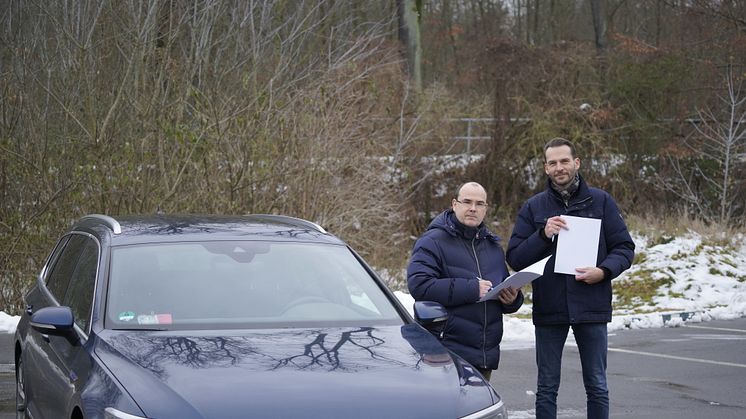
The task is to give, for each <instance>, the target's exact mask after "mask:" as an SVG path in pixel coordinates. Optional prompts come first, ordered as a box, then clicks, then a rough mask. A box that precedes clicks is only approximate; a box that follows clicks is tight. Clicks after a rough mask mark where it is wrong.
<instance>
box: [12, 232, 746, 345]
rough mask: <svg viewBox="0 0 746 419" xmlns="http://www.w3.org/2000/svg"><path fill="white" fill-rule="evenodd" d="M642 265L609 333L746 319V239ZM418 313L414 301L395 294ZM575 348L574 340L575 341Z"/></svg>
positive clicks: (675, 250)
mask: <svg viewBox="0 0 746 419" xmlns="http://www.w3.org/2000/svg"><path fill="white" fill-rule="evenodd" d="M633 237H634V240H635V244H636V245H637V249H636V250H635V252H636V253H637V254H638V257H637V259H638V260H639V262H638V263H637V264H635V265H634V266H632V268H631V269H629V270H628V271H627V272H625V273H624V274H622V275H621V276H620V277H619V278H617V279H615V281H619V282H623V281H651V280H658V281H660V282H661V283H662V285H661V286H660V287H659V288H658V294H657V295H656V296H655V297H653V298H652V301H651V302H649V303H646V302H642V301H641V302H639V303H638V304H636V305H635V306H634V307H625V308H624V309H618V310H616V311H615V312H614V316H613V319H612V322H611V323H610V324H609V332H612V331H614V330H619V329H623V328H651V327H673V326H678V325H680V324H682V323H683V322H701V321H707V320H714V319H734V318H739V317H743V316H746V244H744V239H746V237H744V236H743V235H738V236H737V237H732V238H728V239H727V240H725V239H722V240H719V241H720V242H722V243H716V242H715V241H713V240H712V239H706V238H703V237H701V236H700V235H698V234H696V233H688V234H686V235H684V236H683V237H679V238H671V239H670V241H666V240H658V241H661V242H662V243H658V244H656V243H652V244H651V243H649V242H650V239H648V238H647V237H643V236H639V235H635V236H633ZM395 294H396V296H397V297H398V298H399V300H400V301H401V302H402V304H403V305H404V306H405V307H406V308H407V309H408V310H409V312H410V313H412V305H413V304H414V300H413V299H412V297H411V296H410V295H409V294H407V293H405V292H402V291H395ZM516 314H518V315H523V316H521V317H517V316H516V315H506V316H505V317H504V320H503V322H504V329H505V333H504V335H503V343H502V348H503V349H519V348H526V347H532V346H533V344H534V328H533V324H532V323H531V320H530V318H528V317H530V314H531V306H530V305H529V304H524V305H523V307H521V309H520V310H519V311H518V313H516ZM19 319H20V317H19V316H9V315H7V314H6V313H4V312H2V311H0V333H3V332H4V333H13V332H14V331H15V328H16V324H17V323H18V320H19ZM569 341H570V343H572V337H571V338H570V339H569Z"/></svg>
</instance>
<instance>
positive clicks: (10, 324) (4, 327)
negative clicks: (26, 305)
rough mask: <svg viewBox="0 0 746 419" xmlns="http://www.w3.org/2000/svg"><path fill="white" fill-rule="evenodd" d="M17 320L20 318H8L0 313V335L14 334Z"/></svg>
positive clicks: (8, 316) (3, 313)
mask: <svg viewBox="0 0 746 419" xmlns="http://www.w3.org/2000/svg"><path fill="white" fill-rule="evenodd" d="M19 320H21V316H10V315H8V314H5V312H3V311H0V333H15V331H16V325H17V324H18V321H19Z"/></svg>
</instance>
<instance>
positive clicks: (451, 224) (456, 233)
mask: <svg viewBox="0 0 746 419" xmlns="http://www.w3.org/2000/svg"><path fill="white" fill-rule="evenodd" d="M427 229H428V230H432V229H441V230H445V231H446V232H448V234H450V235H451V236H453V237H461V238H463V239H467V240H471V239H474V238H476V239H481V238H486V239H489V240H491V241H494V242H498V241H500V238H499V237H498V236H496V235H494V234H493V233H492V232H491V231H490V230H489V229H488V228H487V226H486V225H485V224H484V222H482V224H480V225H479V226H478V227H469V226H466V225H464V224H462V223H461V222H460V221H459V220H458V218H456V214H455V213H454V212H453V209H447V210H445V211H443V212H442V213H440V214H439V215H438V216H437V217H435V219H434V220H433V221H432V222H431V223H430V225H429V226H428V227H427Z"/></svg>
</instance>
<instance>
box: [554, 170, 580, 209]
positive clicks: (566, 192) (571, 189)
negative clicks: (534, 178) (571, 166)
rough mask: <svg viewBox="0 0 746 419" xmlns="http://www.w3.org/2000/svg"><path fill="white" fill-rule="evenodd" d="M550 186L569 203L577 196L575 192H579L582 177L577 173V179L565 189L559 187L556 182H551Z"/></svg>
mask: <svg viewBox="0 0 746 419" xmlns="http://www.w3.org/2000/svg"><path fill="white" fill-rule="evenodd" d="M549 184H550V185H552V189H554V190H555V191H556V192H557V193H558V194H559V195H560V196H561V197H562V200H563V201H565V202H568V201H570V198H571V197H572V196H573V195H575V192H577V191H578V187H579V186H580V175H579V174H578V172H575V178H574V179H573V180H572V182H570V183H568V184H567V186H564V187H563V186H559V185H557V184H556V183H554V182H549Z"/></svg>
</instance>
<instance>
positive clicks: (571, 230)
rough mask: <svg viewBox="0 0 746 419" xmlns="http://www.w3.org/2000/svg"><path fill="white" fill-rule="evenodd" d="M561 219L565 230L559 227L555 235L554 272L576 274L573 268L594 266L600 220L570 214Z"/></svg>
mask: <svg viewBox="0 0 746 419" xmlns="http://www.w3.org/2000/svg"><path fill="white" fill-rule="evenodd" d="M562 219H563V220H565V222H566V223H567V230H565V229H561V230H560V233H559V234H558V235H557V253H556V258H555V260H554V272H556V273H561V274H569V275H577V274H578V272H576V271H575V268H584V267H587V266H596V262H597V260H596V258H597V257H598V240H599V237H600V236H601V220H599V219H596V218H584V217H573V216H571V215H563V216H562Z"/></svg>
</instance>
